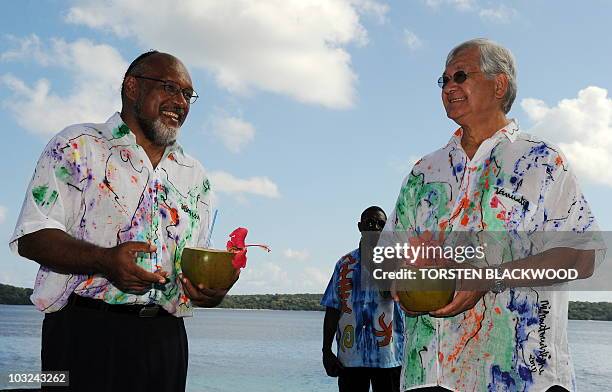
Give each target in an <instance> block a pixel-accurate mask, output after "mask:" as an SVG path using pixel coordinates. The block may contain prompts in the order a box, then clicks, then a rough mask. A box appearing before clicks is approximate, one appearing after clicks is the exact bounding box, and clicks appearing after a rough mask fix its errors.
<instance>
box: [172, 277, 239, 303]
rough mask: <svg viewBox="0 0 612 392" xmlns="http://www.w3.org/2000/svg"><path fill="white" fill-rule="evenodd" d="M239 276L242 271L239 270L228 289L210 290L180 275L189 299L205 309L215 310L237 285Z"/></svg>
mask: <svg viewBox="0 0 612 392" xmlns="http://www.w3.org/2000/svg"><path fill="white" fill-rule="evenodd" d="M239 276H240V270H237V271H236V278H235V279H234V281H233V282H232V284H231V285H230V287H228V288H226V289H209V288H206V287H204V286H202V285H201V284H200V285H199V286H196V285H194V284H193V283H191V281H189V279H187V277H186V276H185V275H183V274H181V275H179V278H180V279H181V283H182V284H183V290H184V291H185V294H186V295H187V297H189V299H190V300H191V302H192V303H193V304H194V305H196V306H200V307H203V308H214V307H215V306H217V305H219V304H220V303H221V301H223V298H225V295H226V294H227V292H228V291H229V290H230V289H231V288H232V286H234V283H236V281H237V280H238V277H239Z"/></svg>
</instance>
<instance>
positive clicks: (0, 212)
mask: <svg viewBox="0 0 612 392" xmlns="http://www.w3.org/2000/svg"><path fill="white" fill-rule="evenodd" d="M4 221H6V207H4V206H0V225H1V224H3V223H4Z"/></svg>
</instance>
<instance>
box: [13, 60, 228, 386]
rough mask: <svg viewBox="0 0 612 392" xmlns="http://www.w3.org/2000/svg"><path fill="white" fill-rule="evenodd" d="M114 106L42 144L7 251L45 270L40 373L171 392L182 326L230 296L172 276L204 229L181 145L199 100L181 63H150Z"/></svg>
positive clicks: (197, 187)
mask: <svg viewBox="0 0 612 392" xmlns="http://www.w3.org/2000/svg"><path fill="white" fill-rule="evenodd" d="M121 97H122V103H123V104H122V109H121V113H120V114H119V113H115V114H113V115H112V116H111V117H110V118H109V119H108V121H107V122H106V123H102V124H77V125H72V126H69V127H68V128H66V129H64V130H63V131H62V132H60V133H59V134H58V135H56V136H55V137H54V138H53V139H52V140H51V141H50V142H49V144H48V145H47V147H46V148H45V150H44V152H43V153H42V155H41V157H40V159H39V161H38V164H37V167H36V171H35V173H34V177H33V178H32V181H31V183H30V186H29V188H28V191H27V194H26V197H25V201H24V204H23V208H22V210H21V215H20V217H19V220H18V222H17V227H16V228H15V232H14V234H13V236H12V238H11V240H10V246H11V249H12V250H13V251H18V252H19V254H20V255H22V256H24V257H27V258H29V259H32V260H34V261H36V262H38V263H39V264H40V270H39V273H38V276H37V278H36V283H35V287H34V294H33V295H32V301H33V303H34V304H35V305H36V306H37V307H38V309H40V310H41V311H43V312H45V313H46V315H45V319H44V323H43V331H42V369H43V370H64V371H65V370H67V371H69V372H70V389H67V388H62V389H61V390H62V391H65V390H74V391H99V390H100V391H102V390H103V391H111V390H114V391H125V390H129V391H173V392H176V391H180V390H184V389H185V381H186V375H187V360H188V351H187V337H186V334H185V327H184V325H183V319H182V317H184V316H190V315H191V314H192V305H193V304H195V305H198V306H206V307H212V306H216V305H218V304H219V303H220V302H221V300H222V299H223V296H224V295H225V293H226V291H225V290H220V291H215V290H207V289H201V288H197V287H194V286H193V285H192V284H191V283H190V282H189V281H188V280H186V279H181V276H180V275H179V273H180V254H181V251H182V249H183V248H184V247H185V246H194V245H196V244H200V245H202V244H203V243H204V240H205V238H206V236H207V233H208V226H209V220H210V219H209V218H210V183H209V181H208V179H207V177H206V175H205V173H204V170H203V168H202V166H201V165H200V163H199V162H198V161H196V160H195V159H193V158H191V157H190V156H188V155H186V154H185V153H184V152H183V149H182V148H181V146H180V145H179V144H178V143H177V142H176V139H177V136H178V132H179V129H180V127H181V125H183V123H184V121H185V119H186V118H187V114H188V113H189V108H190V105H191V104H192V103H193V102H195V100H196V99H197V97H198V96H197V94H196V93H195V91H194V89H193V85H192V82H191V77H190V76H189V73H188V72H187V69H186V68H185V66H184V65H183V63H181V62H180V61H179V60H178V59H177V58H175V57H173V56H171V55H169V54H166V53H159V52H157V51H152V52H148V53H144V54H142V55H141V56H139V57H138V58H136V59H135V60H134V61H133V62H132V64H131V65H130V66H129V68H128V70H127V72H126V73H125V77H124V80H123V85H122V90H121Z"/></svg>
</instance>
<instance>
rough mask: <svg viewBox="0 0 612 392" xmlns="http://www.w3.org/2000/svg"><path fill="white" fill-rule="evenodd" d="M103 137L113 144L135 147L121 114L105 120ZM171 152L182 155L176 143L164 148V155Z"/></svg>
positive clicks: (130, 132)
mask: <svg viewBox="0 0 612 392" xmlns="http://www.w3.org/2000/svg"><path fill="white" fill-rule="evenodd" d="M105 131H106V132H105V135H104V136H106V137H107V138H108V140H109V141H111V143H113V144H131V145H136V144H137V143H136V136H135V135H134V133H133V132H132V131H131V130H130V128H129V127H128V126H127V125H126V124H125V122H123V119H122V118H121V114H120V113H119V112H115V113H114V114H113V115H112V116H110V118H109V119H108V120H106V129H105ZM172 152H176V153H179V154H181V155H184V153H183V147H182V146H181V145H180V143H179V142H178V141H177V142H175V143H174V144H173V145H171V146H169V147H166V152H165V155H169V154H170V153H172Z"/></svg>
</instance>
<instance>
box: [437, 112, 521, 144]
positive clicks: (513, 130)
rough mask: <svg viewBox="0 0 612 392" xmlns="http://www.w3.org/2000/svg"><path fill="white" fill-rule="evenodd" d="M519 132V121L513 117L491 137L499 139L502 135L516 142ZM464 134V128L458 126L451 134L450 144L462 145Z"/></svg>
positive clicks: (491, 138)
mask: <svg viewBox="0 0 612 392" xmlns="http://www.w3.org/2000/svg"><path fill="white" fill-rule="evenodd" d="M518 133H519V126H518V121H517V120H516V119H513V118H511V119H510V122H509V123H508V124H506V125H505V126H504V127H503V128H501V129H499V130H498V131H497V132H495V133H494V134H493V135H492V136H491V137H490V138H489V139H487V140H493V139H499V138H501V137H504V136H505V137H507V138H508V140H510V142H511V143H512V142H514V141H515V140H516V137H517V135H518ZM462 136H463V128H458V129H457V130H456V131H455V132H454V133H453V136H451V139H450V140H449V142H448V144H447V145H448V146H455V147H457V146H461V137H462Z"/></svg>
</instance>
